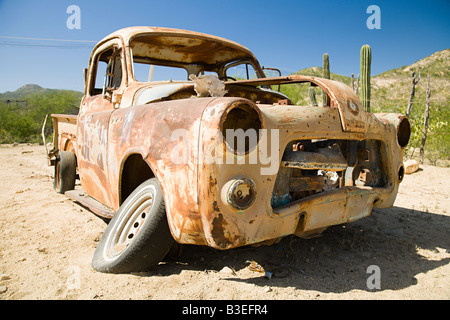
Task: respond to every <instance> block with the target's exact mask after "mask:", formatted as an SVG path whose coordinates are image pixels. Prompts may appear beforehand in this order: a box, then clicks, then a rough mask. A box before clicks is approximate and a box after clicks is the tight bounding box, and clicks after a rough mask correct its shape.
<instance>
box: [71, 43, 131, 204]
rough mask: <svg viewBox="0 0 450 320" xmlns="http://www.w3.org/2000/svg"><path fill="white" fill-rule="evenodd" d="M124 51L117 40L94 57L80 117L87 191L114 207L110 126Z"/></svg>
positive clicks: (81, 166) (82, 169)
mask: <svg viewBox="0 0 450 320" xmlns="http://www.w3.org/2000/svg"><path fill="white" fill-rule="evenodd" d="M123 58H124V57H123V54H122V51H121V49H120V47H119V45H118V43H117V40H116V41H112V43H111V44H110V45H109V46H108V45H103V46H101V47H99V48H98V49H97V51H96V52H95V53H94V54H93V56H92V57H91V65H90V68H89V75H88V79H87V83H86V90H85V97H84V98H83V101H82V103H81V107H80V112H79V117H78V137H79V149H78V166H79V175H80V180H81V185H82V187H83V189H84V191H85V192H86V193H87V194H88V195H89V196H91V197H93V198H94V199H96V200H98V201H100V202H101V203H103V204H105V205H107V206H108V207H112V200H111V197H112V195H111V190H110V183H109V180H108V174H107V173H108V168H107V166H108V156H107V155H108V130H109V121H110V118H111V115H112V113H113V112H114V110H115V109H114V102H115V101H114V97H115V95H116V94H118V92H121V89H122V87H124V86H123V85H122V83H123V81H122V80H123V79H122V78H123V77H122V75H123V74H125V73H124V70H123V68H124V65H125V64H124V61H123Z"/></svg>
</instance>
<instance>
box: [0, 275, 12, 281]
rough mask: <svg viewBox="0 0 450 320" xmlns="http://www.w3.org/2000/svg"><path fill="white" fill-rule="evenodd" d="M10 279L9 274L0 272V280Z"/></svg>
mask: <svg viewBox="0 0 450 320" xmlns="http://www.w3.org/2000/svg"><path fill="white" fill-rule="evenodd" d="M9 279H11V277H10V276H8V275H6V274H0V280H9Z"/></svg>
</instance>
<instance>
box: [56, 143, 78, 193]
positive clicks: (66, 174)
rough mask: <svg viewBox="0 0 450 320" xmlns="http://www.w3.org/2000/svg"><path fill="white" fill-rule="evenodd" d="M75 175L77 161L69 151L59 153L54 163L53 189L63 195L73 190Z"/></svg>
mask: <svg viewBox="0 0 450 320" xmlns="http://www.w3.org/2000/svg"><path fill="white" fill-rule="evenodd" d="M76 174H77V160H76V158H75V154H74V153H73V152H71V151H60V152H58V155H57V157H56V161H55V173H54V177H53V188H54V189H55V190H56V191H57V192H59V193H64V192H66V191H68V190H73V189H75V179H76Z"/></svg>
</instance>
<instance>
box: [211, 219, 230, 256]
mask: <svg viewBox="0 0 450 320" xmlns="http://www.w3.org/2000/svg"><path fill="white" fill-rule="evenodd" d="M224 225H227V222H226V221H225V220H224V219H223V215H222V214H221V213H219V215H218V216H217V217H215V218H214V220H213V222H212V226H213V228H212V230H211V235H212V236H213V238H214V241H215V242H216V244H217V246H218V247H219V248H221V249H225V248H226V247H228V246H229V245H231V244H232V243H233V242H231V241H230V240H229V239H228V238H227V237H226V236H225V232H224V228H223V226H224Z"/></svg>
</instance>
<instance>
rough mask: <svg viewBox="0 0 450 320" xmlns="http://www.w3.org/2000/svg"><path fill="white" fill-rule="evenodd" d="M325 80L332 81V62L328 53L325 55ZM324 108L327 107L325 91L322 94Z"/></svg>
mask: <svg viewBox="0 0 450 320" xmlns="http://www.w3.org/2000/svg"><path fill="white" fill-rule="evenodd" d="M322 77H323V78H325V79H330V60H329V57H328V53H325V54H324V55H323V75H322ZM322 97H323V100H322V106H324V107H325V106H327V94H326V93H325V91H323V92H322Z"/></svg>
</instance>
